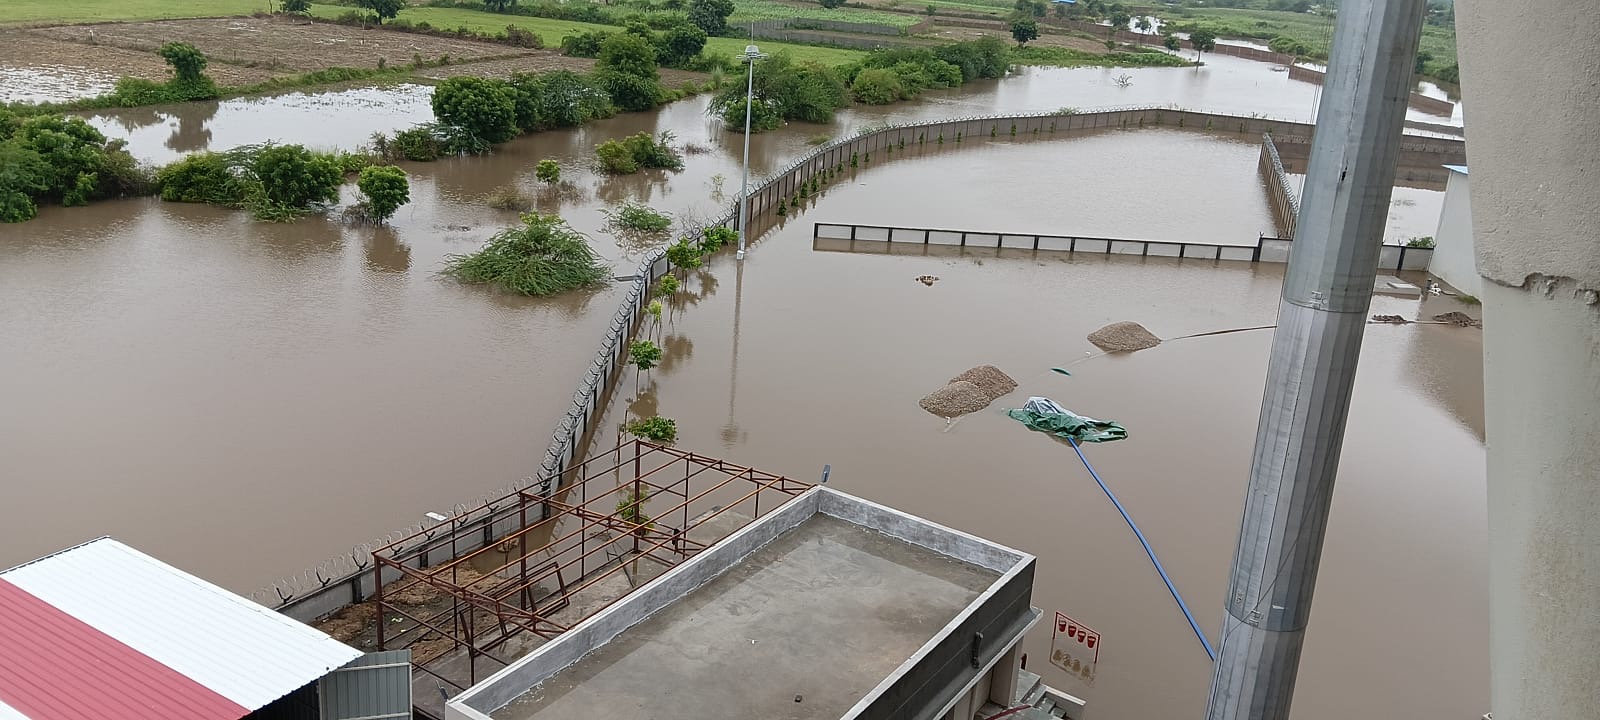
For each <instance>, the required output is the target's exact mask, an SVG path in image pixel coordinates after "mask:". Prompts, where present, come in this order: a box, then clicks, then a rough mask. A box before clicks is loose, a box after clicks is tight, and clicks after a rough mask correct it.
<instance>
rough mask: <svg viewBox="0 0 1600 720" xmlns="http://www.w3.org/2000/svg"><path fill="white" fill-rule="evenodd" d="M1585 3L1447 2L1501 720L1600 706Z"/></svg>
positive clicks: (1598, 489)
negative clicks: (1475, 301) (1461, 147)
mask: <svg viewBox="0 0 1600 720" xmlns="http://www.w3.org/2000/svg"><path fill="white" fill-rule="evenodd" d="M1594 10H1595V7H1594V3H1593V2H1592V0H1522V1H1521V2H1495V1H1494V0H1471V1H1470V2H1469V1H1468V0H1462V1H1461V2H1459V3H1456V27H1457V33H1458V37H1457V40H1458V44H1459V47H1460V53H1459V54H1460V58H1461V92H1462V94H1463V95H1464V96H1465V97H1466V98H1467V99H1468V100H1469V102H1468V103H1467V105H1466V113H1467V114H1468V115H1469V116H1470V117H1468V118H1467V123H1466V126H1467V150H1468V153H1469V155H1470V156H1471V159H1472V182H1473V194H1474V195H1475V196H1476V197H1475V198H1474V201H1473V207H1472V225H1473V233H1474V238H1475V243H1474V244H1475V245H1476V249H1477V251H1478V268H1479V270H1480V272H1481V274H1482V276H1483V279H1484V282H1483V294H1482V295H1480V296H1479V297H1480V298H1481V299H1482V300H1483V314H1484V318H1483V355H1484V360H1483V376H1484V377H1483V389H1484V412H1485V414H1486V416H1487V418H1488V422H1487V435H1488V452H1487V456H1488V492H1489V670H1490V682H1489V695H1490V705H1491V706H1492V708H1491V709H1492V710H1493V711H1494V718H1495V720H1554V719H1555V718H1562V719H1565V718H1594V717H1596V716H1597V710H1596V709H1597V708H1600V589H1597V588H1600V441H1597V438H1600V242H1597V241H1596V235H1597V232H1600V202H1596V201H1595V192H1594V188H1595V180H1596V177H1597V175H1600V172H1597V171H1600V124H1597V123H1595V122H1594V111H1595V108H1600V82H1596V80H1595V77H1596V68H1600V45H1596V43H1595V41H1594V40H1595V38H1596V37H1600V13H1596V12H1595V11H1594ZM1426 571H1427V569H1426V568H1418V572H1426Z"/></svg>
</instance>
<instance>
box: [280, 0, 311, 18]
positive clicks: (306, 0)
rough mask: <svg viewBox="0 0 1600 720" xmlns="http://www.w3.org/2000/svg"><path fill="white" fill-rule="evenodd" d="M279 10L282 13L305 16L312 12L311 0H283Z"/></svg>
mask: <svg viewBox="0 0 1600 720" xmlns="http://www.w3.org/2000/svg"><path fill="white" fill-rule="evenodd" d="M278 9H279V11H280V12H285V13H291V14H296V15H304V14H306V13H309V12H311V0H283V3H282V4H281V5H279V6H278Z"/></svg>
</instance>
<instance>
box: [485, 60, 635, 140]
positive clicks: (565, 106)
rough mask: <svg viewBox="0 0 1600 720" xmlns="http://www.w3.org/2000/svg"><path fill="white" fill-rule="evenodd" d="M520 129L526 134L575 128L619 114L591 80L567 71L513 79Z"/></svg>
mask: <svg viewBox="0 0 1600 720" xmlns="http://www.w3.org/2000/svg"><path fill="white" fill-rule="evenodd" d="M511 86H512V88H513V89H515V90H516V92H517V98H516V100H515V102H514V103H513V105H514V107H515V109H516V123H517V126H518V127H520V128H522V129H523V130H524V131H528V132H532V131H535V130H549V129H552V128H561V127H576V126H578V125H583V124H585V123H587V122H589V121H591V120H596V119H599V118H607V117H611V116H612V115H615V114H616V113H617V108H616V106H615V105H613V104H612V103H611V96H610V95H608V94H607V93H606V91H605V88H603V87H601V86H600V84H599V83H598V82H597V81H596V80H595V79H594V78H592V77H589V76H587V75H579V74H577V73H574V72H570V71H567V70H556V71H553V72H548V73H543V74H540V75H531V74H527V73H517V74H515V75H512V76H511Z"/></svg>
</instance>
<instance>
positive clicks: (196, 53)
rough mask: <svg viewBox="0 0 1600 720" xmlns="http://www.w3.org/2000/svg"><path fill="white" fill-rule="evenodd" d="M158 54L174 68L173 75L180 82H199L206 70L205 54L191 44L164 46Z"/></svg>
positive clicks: (170, 43) (178, 43)
mask: <svg viewBox="0 0 1600 720" xmlns="http://www.w3.org/2000/svg"><path fill="white" fill-rule="evenodd" d="M156 54H157V55H160V56H161V59H163V60H166V61H167V64H168V65H170V66H172V73H173V75H174V76H175V77H176V79H178V80H186V81H191V82H192V81H195V80H199V79H200V77H201V75H200V74H201V73H202V72H204V71H205V69H206V56H205V54H204V53H202V52H200V50H199V49H197V48H196V47H195V46H193V45H190V44H189V43H182V42H169V43H167V44H165V45H162V46H161V49H160V50H157V51H156Z"/></svg>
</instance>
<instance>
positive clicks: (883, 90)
mask: <svg viewBox="0 0 1600 720" xmlns="http://www.w3.org/2000/svg"><path fill="white" fill-rule="evenodd" d="M850 91H851V92H852V93H854V94H855V96H856V100H859V101H861V102H864V103H866V104H868V105H887V104H889V103H892V102H894V101H896V100H900V99H903V98H905V97H906V89H905V86H904V85H902V84H901V82H900V76H898V75H896V74H895V73H894V71H893V70H887V69H883V68H872V69H869V70H862V71H861V72H860V73H859V74H857V75H856V80H855V82H854V83H851V85H850Z"/></svg>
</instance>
